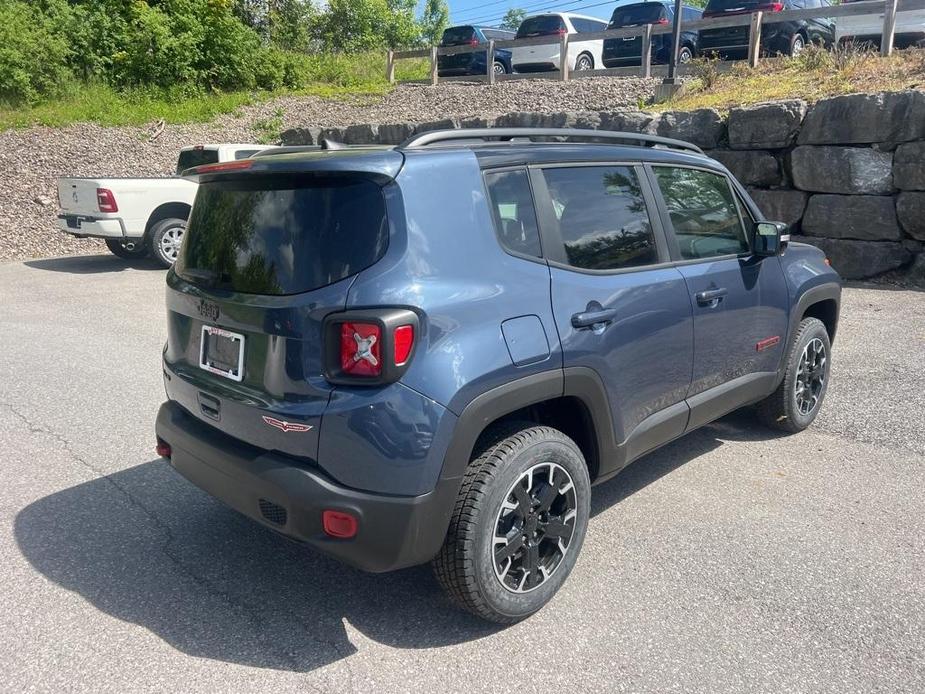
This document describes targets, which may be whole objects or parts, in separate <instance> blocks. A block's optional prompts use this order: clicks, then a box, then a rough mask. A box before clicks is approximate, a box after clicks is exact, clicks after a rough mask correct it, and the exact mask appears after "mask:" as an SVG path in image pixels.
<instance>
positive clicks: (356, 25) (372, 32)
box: [317, 0, 421, 52]
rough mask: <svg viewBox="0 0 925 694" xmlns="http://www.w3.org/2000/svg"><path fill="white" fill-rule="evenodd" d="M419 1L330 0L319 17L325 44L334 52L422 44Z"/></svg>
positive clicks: (321, 35) (322, 38) (320, 33)
mask: <svg viewBox="0 0 925 694" xmlns="http://www.w3.org/2000/svg"><path fill="white" fill-rule="evenodd" d="M415 5H416V0H330V1H329V2H328V6H327V8H326V10H325V11H324V12H323V13H322V14H321V15H320V16H319V17H318V21H317V27H318V34H319V35H320V37H321V42H322V45H323V47H324V48H325V49H327V50H331V51H341V52H354V51H366V50H372V49H375V48H382V47H383V46H394V47H398V46H409V45H415V44H418V43H420V40H421V34H420V27H419V25H418V23H417V21H416V20H415V17H414V9H415Z"/></svg>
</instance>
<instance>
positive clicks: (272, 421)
mask: <svg viewBox="0 0 925 694" xmlns="http://www.w3.org/2000/svg"><path fill="white" fill-rule="evenodd" d="M263 421H264V422H266V423H267V424H269V425H270V426H271V427H276V428H277V429H279V430H280V431H283V432H286V433H287V434H288V433H289V432H290V431H308V430H309V429H311V428H312V425H311V424H298V423H296V422H284V421H283V420H282V419H276V418H275V417H267V416H266V415H264V416H263Z"/></svg>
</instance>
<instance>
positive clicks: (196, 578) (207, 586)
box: [0, 402, 350, 692]
mask: <svg viewBox="0 0 925 694" xmlns="http://www.w3.org/2000/svg"><path fill="white" fill-rule="evenodd" d="M0 407H3V408H5V409H7V410H8V411H9V412H10V413H11V414H12V415H13V416H14V417H16V418H17V419H18V420H19V421H20V422H22V423H23V424H24V425H25V426H26V427H27V428H28V430H29V432H30V433H32V434H40V435H44V436H48V437H50V438H52V439H53V440H55V441H57V442H58V443H59V444H60V445H61V447H62V448H63V450H64V451H65V452H66V453H67V454H68V456H70V457H71V458H72V459H73V460H74V461H76V462H77V463H78V464H79V465H80V466H81V467H83V468H84V469H86V470H88V471H89V472H91V473H92V474H94V475H97V476H98V479H100V480H102V481H104V482H105V483H106V484H108V485H110V486H111V487H112V488H113V489H115V490H116V492H118V493H119V494H121V495H122V496H124V497H125V499H126V500H127V501H128V502H129V504H131V505H132V506H133V507H134V508H136V509H137V510H138V511H140V512H141V514H142V515H143V516H144V517H145V518H147V519H148V520H149V521H150V522H151V524H152V525H153V526H154V527H155V528H156V529H157V530H158V531H159V532H161V533H162V534H163V536H164V542H163V544H162V545H161V547H160V551H161V554H163V555H164V557H166V558H167V560H168V561H169V562H170V564H171V565H172V566H173V567H174V568H175V569H176V570H177V571H179V572H180V573H181V574H182V575H184V576H186V577H187V578H188V579H189V580H190V581H192V582H193V583H194V584H195V585H196V586H198V587H199V588H200V589H201V590H203V591H205V592H206V593H207V594H208V595H210V596H211V597H213V598H215V599H217V600H219V601H220V602H222V603H224V604H225V605H226V606H227V607H228V608H229V609H230V610H231V611H232V612H234V613H235V614H237V615H238V616H239V617H240V618H242V619H243V620H244V621H246V622H247V623H248V624H249V626H250V627H251V629H252V630H253V633H254V634H255V635H256V636H257V640H258V641H259V642H260V643H261V645H262V646H264V648H265V650H266V652H268V653H271V654H273V656H274V657H275V658H276V659H277V660H278V661H280V662H281V663H283V664H284V667H286V668H287V669H289V670H292V671H296V672H298V671H300V670H301V669H302V668H301V666H300V663H299V660H298V659H297V658H296V656H295V655H293V654H290V653H288V652H285V651H283V650H281V649H280V648H278V646H277V644H276V641H275V640H273V639H270V638H268V637H267V636H266V632H267V630H266V629H264V626H265V621H264V619H263V618H262V617H261V616H260V614H261V613H262V612H264V611H265V610H264V609H263V608H262V607H261V606H260V605H253V604H249V603H248V602H246V601H242V600H240V599H239V598H237V597H236V596H234V595H232V594H230V593H229V592H228V591H225V590H222V589H221V588H219V587H217V586H215V585H214V584H213V583H212V582H210V581H209V580H208V579H207V578H205V577H203V576H201V575H199V574H198V573H197V572H196V571H195V570H193V568H192V567H190V566H189V565H188V564H186V563H185V562H184V561H183V560H182V559H181V558H180V557H179V556H178V555H176V554H175V553H174V552H173V550H172V548H171V546H172V545H173V544H174V542H175V539H176V538H175V536H174V534H173V531H171V529H170V527H169V526H168V525H167V524H166V523H165V522H164V521H163V520H161V519H160V518H159V517H158V515H157V514H156V513H155V512H154V511H153V510H151V509H150V508H148V507H147V506H146V505H145V504H144V503H143V502H142V501H141V500H140V499H138V497H136V496H135V495H134V494H133V493H132V491H131V490H130V489H128V488H127V487H125V486H124V485H122V484H120V483H119V482H118V481H117V480H116V479H114V478H113V476H112V475H110V474H109V473H107V472H105V471H104V470H102V469H100V468H98V467H97V466H95V465H94V464H93V463H91V462H90V461H89V460H87V459H86V458H85V457H83V456H82V455H81V454H80V453H78V452H77V450H75V448H74V446H73V444H72V443H71V442H70V440H68V438H67V437H66V436H64V435H63V434H60V433H59V432H56V431H52V430H51V429H48V428H46V427H44V426H39V425H37V424H35V423H34V422H33V421H32V420H31V419H30V418H29V417H28V416H27V415H26V414H25V413H24V412H22V411H21V410H19V409H18V408H16V407H15V406H14V405H12V404H11V403H8V402H0ZM295 621H296V622H297V623H298V624H299V626H300V627H301V628H302V630H303V631H304V632H305V636H306V637H307V638H308V639H310V640H311V641H314V642H315V643H317V644H318V645H320V646H323V647H327V648H331V649H333V650H334V652H335V653H337V654H338V655H339V656H340V657H341V658H342V659H346V658H347V657H348V656H349V655H350V654H349V653H346V652H345V650H344V649H343V648H342V646H341V644H339V643H337V642H336V641H335V640H328V639H323V638H319V637H317V636H315V635H314V634H313V633H312V632H311V631H310V630H309V629H308V628H307V625H306V624H305V623H304V622H303V621H302V620H300V619H296V620H295ZM348 671H349V666H348ZM306 684H307V686H308V687H309V688H310V689H312V690H314V691H318V692H320V691H321V690H319V689H318V688H316V687H314V686H313V685H311V684H310V683H306Z"/></svg>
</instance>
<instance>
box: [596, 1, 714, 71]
mask: <svg viewBox="0 0 925 694" xmlns="http://www.w3.org/2000/svg"><path fill="white" fill-rule="evenodd" d="M700 17H701V11H700V10H699V9H697V8H696V7H687V6H686V5H685V6H683V7H682V8H681V48H680V49H679V50H678V62H680V63H689V62H690V61H691V60H692V59H693V58H694V57H695V56H696V55H697V38H698V37H697V32H696V31H685V30H684V25H685V24H686V23H687V22H696V21H697V20H699V19H700ZM673 23H674V3H671V2H638V3H633V4H631V5H620V6H619V7H617V9H615V10H614V11H613V15H611V17H610V24H608V25H607V28H608V29H625V28H627V27H636V26H642V25H643V24H668V25H670V24H673ZM672 45H673V44H672V39H671V34H670V33H668V34H656V35H655V36H653V37H652V62H653V63H667V62H668V61H669V59H670V58H671V47H672ZM641 46H642V37H641V36H633V37H627V38H619V39H605V40H604V65H605V66H606V67H622V66H624V65H639V64H640V63H641V62H642V49H641Z"/></svg>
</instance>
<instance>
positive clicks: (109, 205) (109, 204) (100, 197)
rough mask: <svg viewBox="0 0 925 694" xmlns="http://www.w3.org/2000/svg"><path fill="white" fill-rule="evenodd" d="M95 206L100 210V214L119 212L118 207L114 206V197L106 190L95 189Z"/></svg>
mask: <svg viewBox="0 0 925 694" xmlns="http://www.w3.org/2000/svg"><path fill="white" fill-rule="evenodd" d="M96 205H97V207H99V208H100V212H118V211H119V206H118V205H117V204H116V196H115V195H113V194H112V191H111V190H107V189H106V188H97V189H96Z"/></svg>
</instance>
